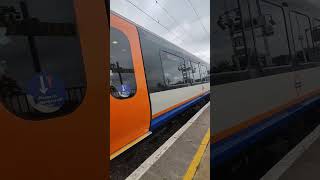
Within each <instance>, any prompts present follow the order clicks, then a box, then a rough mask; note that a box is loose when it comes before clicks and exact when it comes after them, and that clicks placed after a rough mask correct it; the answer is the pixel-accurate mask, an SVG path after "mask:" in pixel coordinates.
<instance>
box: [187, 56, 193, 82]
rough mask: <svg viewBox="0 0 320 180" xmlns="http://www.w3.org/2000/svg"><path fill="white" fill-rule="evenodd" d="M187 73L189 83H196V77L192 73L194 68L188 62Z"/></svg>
mask: <svg viewBox="0 0 320 180" xmlns="http://www.w3.org/2000/svg"><path fill="white" fill-rule="evenodd" d="M186 73H187V76H188V79H187V83H190V84H193V83H194V76H193V73H192V66H191V62H190V61H186Z"/></svg>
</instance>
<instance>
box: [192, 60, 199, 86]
mask: <svg viewBox="0 0 320 180" xmlns="http://www.w3.org/2000/svg"><path fill="white" fill-rule="evenodd" d="M191 66H192V73H193V77H194V82H195V83H200V82H201V76H200V69H199V63H195V62H191Z"/></svg>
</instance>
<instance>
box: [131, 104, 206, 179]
mask: <svg viewBox="0 0 320 180" xmlns="http://www.w3.org/2000/svg"><path fill="white" fill-rule="evenodd" d="M208 127H210V103H208V104H207V105H205V106H204V107H203V108H202V109H201V110H200V111H199V112H198V113H197V114H195V115H194V116H193V117H192V118H191V119H190V120H189V121H188V122H187V123H186V124H185V125H184V126H183V127H182V128H180V129H179V130H178V131H177V132H176V133H175V134H174V135H173V136H172V137H171V138H169V139H168V140H167V141H166V142H165V143H164V144H163V145H162V146H161V147H160V148H159V149H157V150H156V151H155V152H154V153H153V154H152V155H151V156H150V157H149V158H148V159H146V160H145V161H144V162H143V163H142V164H141V165H140V166H139V167H138V168H137V169H136V170H135V171H134V172H132V173H131V174H130V175H129V176H128V177H127V178H126V179H128V180H130V179H142V180H148V179H154V180H156V179H210V149H209V148H210V146H208V144H209V139H210V129H208Z"/></svg>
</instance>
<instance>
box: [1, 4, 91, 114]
mask: <svg viewBox="0 0 320 180" xmlns="http://www.w3.org/2000/svg"><path fill="white" fill-rule="evenodd" d="M73 3H74V2H73V0H50V1H43V0H25V1H17V0H1V2H0V101H1V102H2V103H3V105H4V106H5V107H6V108H7V109H8V110H9V111H10V112H12V113H14V114H16V115H17V116H19V117H21V118H24V119H28V120H44V119H49V118H53V117H58V116H64V115H66V114H69V113H71V112H73V111H74V110H75V109H76V108H77V107H78V106H79V105H80V104H81V102H82V100H83V98H84V96H85V93H86V78H85V71H84V64H83V59H82V55H81V48H80V41H79V37H78V35H77V29H76V25H75V14H74V4H73Z"/></svg>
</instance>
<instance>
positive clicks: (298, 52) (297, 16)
mask: <svg viewBox="0 0 320 180" xmlns="http://www.w3.org/2000/svg"><path fill="white" fill-rule="evenodd" d="M290 19H291V26H292V34H293V41H294V52H295V60H296V61H297V62H300V63H306V62H308V61H311V60H312V49H313V42H312V36H311V31H310V30H311V23H310V22H311V21H310V19H309V17H308V16H307V15H304V14H302V13H299V12H293V11H291V12H290Z"/></svg>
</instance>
